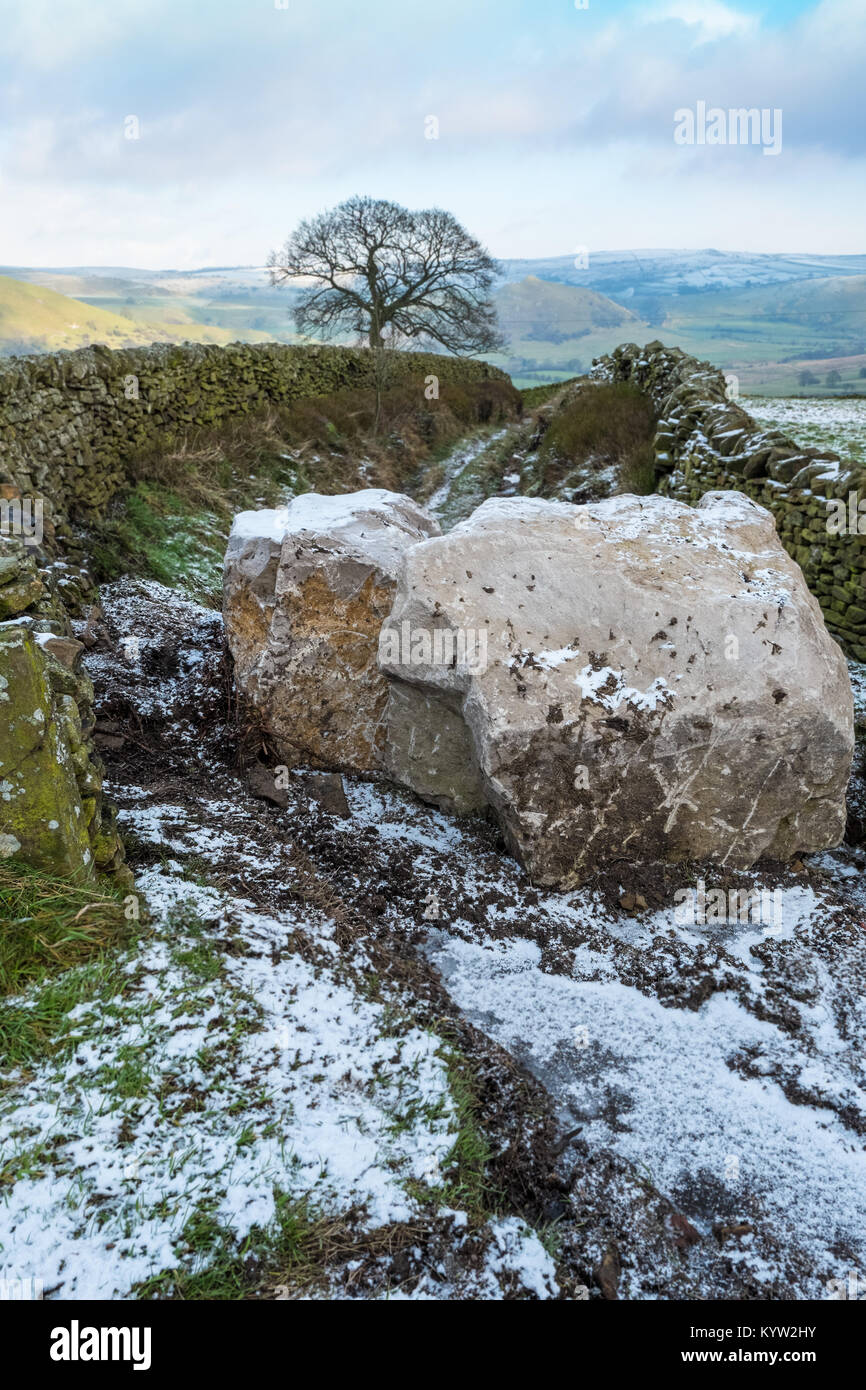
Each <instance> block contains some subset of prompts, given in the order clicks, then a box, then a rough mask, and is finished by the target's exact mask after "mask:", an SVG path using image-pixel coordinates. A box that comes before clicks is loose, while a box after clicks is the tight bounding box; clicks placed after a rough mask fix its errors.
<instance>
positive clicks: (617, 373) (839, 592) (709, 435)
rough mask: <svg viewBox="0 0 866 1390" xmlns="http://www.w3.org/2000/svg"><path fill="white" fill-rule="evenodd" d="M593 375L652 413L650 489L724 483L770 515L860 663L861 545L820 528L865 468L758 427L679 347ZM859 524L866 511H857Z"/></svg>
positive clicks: (863, 633)
mask: <svg viewBox="0 0 866 1390" xmlns="http://www.w3.org/2000/svg"><path fill="white" fill-rule="evenodd" d="M593 375H594V376H595V377H596V379H598V380H606V381H630V382H632V383H633V384H634V385H636V386H638V387H640V389H641V390H643V391H646V392H647V394H648V395H649V396H650V397H651V399H652V401H653V404H654V406H655V408H656V411H657V412H658V417H659V420H658V427H657V430H656V435H655V441H654V449H655V463H656V471H657V475H658V491H659V492H661V493H665V494H667V495H668V496H671V497H676V498H678V499H679V500H680V501H684V502H693V503H694V502H697V501H698V500H699V499H700V498H701V497H702V496H703V495H704V493H705V492H710V491H712V490H714V489H717V488H731V489H736V490H737V491H739V492H744V493H746V495H747V496H749V497H752V498H753V499H754V500H755V501H756V502H760V504H761V505H762V506H763V507H766V508H767V509H768V510H769V511H770V512H772V513H773V516H774V517H775V519H776V529H777V531H778V533H779V538H780V540H781V542H782V544H783V545H784V547H785V549H786V550H787V551H788V554H789V555H791V556H793V558H794V559H795V560H796V561H797V563H798V564H799V566H800V568H801V569H802V571H803V574H804V576H805V579H806V583H807V584H808V585H809V588H810V589H811V590H812V593H813V594H815V596H816V598H817V599H818V602H819V604H820V605H821V610H822V612H823V614H824V620H825V622H826V624H827V627H828V628H829V630H830V632H831V633H832V634H833V636H834V637H835V638H836V640H837V641H838V642H839V644H840V645H841V646H842V647H843V648H844V649H845V650H846V651H847V652H848V653H849V655H851V656H853V657H856V658H857V660H858V661H866V546H864V545H863V543H862V537H861V536H860V535H859V534H858V533H857V532H854V533H852V534H849V533H848V530H847V528H846V529H845V530H840V531H839V533H838V534H833V533H832V530H829V529H828V519H831V518H832V517H833V516H834V515H835V513H836V512H837V511H838V508H836V507H834V508H830V507H829V506H828V503H829V502H830V501H838V502H844V503H845V504H846V505H847V502H848V498H849V495H850V494H851V493H852V492H853V493H856V495H857V499H858V500H859V499H863V500H864V501H866V468H864V466H863V464H862V463H860V462H859V461H858V460H856V459H841V458H840V457H839V455H838V454H836V453H834V452H833V451H832V450H829V449H818V448H811V447H810V448H802V447H801V446H800V445H798V444H795V443H794V441H793V440H791V439H789V438H788V436H787V435H785V434H783V433H781V432H780V431H779V430H768V429H764V428H763V427H762V426H761V425H759V424H758V423H757V422H756V421H755V420H753V419H752V417H751V415H749V413H748V412H747V411H746V410H744V409H743V407H742V406H741V405H739V404H738V403H737V401H736V400H731V399H729V397H728V387H727V383H726V380H725V376H724V374H723V373H722V372H720V371H719V370H718V369H717V368H716V367H713V366H712V365H711V364H710V363H709V362H699V361H698V360H697V359H696V358H694V357H691V356H689V355H688V354H687V353H685V352H683V351H682V350H681V349H680V348H668V347H665V346H664V345H663V344H662V343H659V342H655V343H649V344H647V346H646V347H643V348H640V347H637V346H636V345H635V344H634V343H625V344H623V346H621V347H618V348H616V350H615V351H614V352H613V353H611V354H609V355H608V356H606V357H601V358H597V359H596V360H595V361H594V363H593ZM862 524H863V528H864V532H866V512H864V514H863V517H862Z"/></svg>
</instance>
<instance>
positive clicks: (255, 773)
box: [247, 763, 289, 810]
mask: <svg viewBox="0 0 866 1390" xmlns="http://www.w3.org/2000/svg"><path fill="white" fill-rule="evenodd" d="M247 788H248V790H249V793H250V796H255V797H257V798H258V799H259V800H260V801H272V802H273V803H274V805H275V806H279V807H281V808H282V810H285V809H286V807H287V806H288V804H289V793H288V792H287V791H286V789H285V787H278V786H277V774H276V771H275V770H274V769H273V768H270V767H265V766H264V764H263V763H254V764H253V766H252V767H251V768H250V769H249V771H248V772H247Z"/></svg>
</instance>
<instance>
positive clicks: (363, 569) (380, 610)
mask: <svg viewBox="0 0 866 1390" xmlns="http://www.w3.org/2000/svg"><path fill="white" fill-rule="evenodd" d="M438 533H439V527H438V525H437V524H436V522H434V521H431V520H430V518H429V517H427V516H426V515H425V514H424V512H422V511H421V509H420V508H419V507H417V506H416V505H415V503H414V502H412V501H411V500H410V498H408V497H404V496H402V495H401V494H400V493H395V492H386V491H384V490H382V489H379V488H369V489H366V490H365V491H362V492H354V493H349V494H344V495H341V496H337V497H326V496H321V495H319V494H318V493H304V494H303V495H302V496H300V497H296V498H294V500H293V501H292V502H290V503H289V504H288V506H286V507H281V508H279V509H277V510H275V511H264V510H263V511H250V512H241V513H240V514H239V515H238V516H237V517H235V520H234V524H233V526H232V531H231V536H230V537H229V544H228V551H227V554H226V560H225V574H224V579H225V586H224V607H223V611H224V616H225V624H226V637H227V640H228V645H229V649H230V651H231V654H232V656H233V658H234V668H235V680H236V683H237V686H238V689H239V690H240V691H241V692H242V694H243V695H244V696H245V697H246V699H247V700H248V701H249V703H250V704H251V706H252V707H253V709H254V711H255V714H256V717H257V719H258V721H259V723H260V724H261V726H262V728H263V729H264V730H265V731H266V733H267V734H268V735H269V736H270V740H271V743H272V745H273V748H274V750H275V751H276V752H277V754H278V755H279V757H280V759H281V760H282V761H283V762H284V763H286V764H287V765H288V766H298V765H308V766H313V767H326V768H338V769H341V770H357V771H371V770H374V769H376V768H377V767H378V766H379V765H380V760H381V753H382V748H383V743H384V726H383V722H382V721H383V715H384V711H385V705H386V702H387V695H388V690H387V682H386V680H385V678H384V676H382V675H381V674H380V672H379V670H378V668H377V664H376V653H377V643H378V637H379V630H380V627H381V624H382V620H383V619H384V618H385V616H386V615H387V614H388V612H389V611H390V608H391V605H392V602H393V598H394V590H395V583H396V573H397V569H398V565H399V562H400V559H401V557H402V556H403V554H404V552H405V551H406V549H407V548H408V547H410V546H412V545H415V544H416V543H417V542H418V541H420V540H425V539H426V538H427V537H429V536H434V535H437V534H438Z"/></svg>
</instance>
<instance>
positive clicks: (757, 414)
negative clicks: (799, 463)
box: [742, 396, 866, 463]
mask: <svg viewBox="0 0 866 1390" xmlns="http://www.w3.org/2000/svg"><path fill="white" fill-rule="evenodd" d="M742 404H743V406H744V407H745V409H746V410H748V412H749V414H750V415H753V416H754V418H755V419H756V420H758V421H759V422H760V423H761V424H762V425H770V426H772V427H773V428H774V429H780V430H782V431H784V433H786V434H789V435H790V436H791V438H792V439H793V440H795V441H796V443H798V444H804V445H815V446H816V447H818V448H820V447H822V446H826V447H828V448H830V449H833V450H835V452H836V453H838V454H840V455H841V457H842V458H843V459H845V458H847V459H857V460H858V461H859V462H860V463H864V462H866V397H863V398H862V399H848V400H838V401H836V400H820V399H817V398H815V399H810V398H808V397H806V398H803V399H800V398H793V397H792V398H787V397H780V398H779V399H778V400H772V399H769V398H767V397H763V396H752V397H743V400H742Z"/></svg>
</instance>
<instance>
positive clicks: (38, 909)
mask: <svg viewBox="0 0 866 1390" xmlns="http://www.w3.org/2000/svg"><path fill="white" fill-rule="evenodd" d="M0 921H2V923H3V926H2V929H0V1069H6V1068H8V1067H14V1066H26V1065H30V1064H32V1063H33V1062H35V1061H36V1060H38V1059H39V1058H42V1057H44V1056H46V1055H47V1054H48V1053H50V1052H52V1051H54V1050H55V1049H56V1048H58V1047H61V1046H62V1045H63V1043H64V1039H66V1040H68V1038H69V1037H70V1035H71V1034H72V1032H73V1031H74V1030H73V1027H72V1025H71V1023H70V1021H69V1018H68V1015H69V1013H70V1012H71V1011H72V1010H73V1009H75V1008H76V1006H77V1005H79V1004H82V1003H86V1002H87V1001H89V1000H92V999H94V998H102V999H109V998H111V997H112V996H113V995H114V994H115V993H116V992H117V991H118V990H119V989H120V988H122V986H123V983H124V979H125V977H124V975H123V972H122V970H121V968H120V964H119V962H120V959H121V955H122V952H123V950H124V949H125V948H126V947H127V946H129V945H130V944H131V942H132V940H133V937H134V934H135V932H136V931H137V930H138V929H140V924H139V923H138V922H134V921H130V920H127V917H126V915H125V909H124V899H123V898H122V896H121V894H120V892H119V891H118V890H115V889H114V888H113V886H112V884H111V882H110V881H109V880H106V881H99V882H94V881H88V882H80V883H76V882H74V881H71V880H68V879H58V878H53V877H51V876H49V875H47V874H42V873H39V872H38V871H37V870H35V869H32V868H30V867H29V866H28V865H25V864H19V863H17V862H14V861H10V862H7V863H6V864H4V865H3V866H2V867H0ZM25 993H27V995H28V997H27V1000H26V1002H25V1001H24V1000H20V1001H19V999H18V996H21V995H24V994H25Z"/></svg>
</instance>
